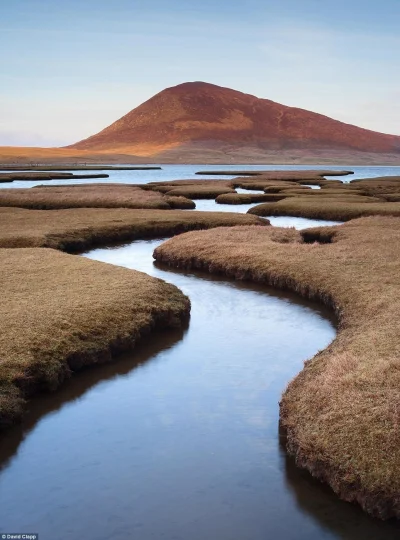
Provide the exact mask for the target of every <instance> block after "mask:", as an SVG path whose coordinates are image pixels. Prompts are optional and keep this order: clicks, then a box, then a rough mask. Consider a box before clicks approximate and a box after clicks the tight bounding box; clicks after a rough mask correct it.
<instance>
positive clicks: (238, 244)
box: [155, 204, 400, 518]
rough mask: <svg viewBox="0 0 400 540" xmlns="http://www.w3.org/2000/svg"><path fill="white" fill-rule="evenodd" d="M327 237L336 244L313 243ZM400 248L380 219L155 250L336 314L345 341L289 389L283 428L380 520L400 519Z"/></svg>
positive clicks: (388, 221)
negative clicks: (293, 295)
mask: <svg viewBox="0 0 400 540" xmlns="http://www.w3.org/2000/svg"><path fill="white" fill-rule="evenodd" d="M364 206H366V207H367V206H371V205H369V204H365V205H364ZM327 232H329V234H327ZM303 238H305V239H306V240H307V242H304V241H303ZM319 238H321V240H323V241H324V242H330V243H322V244H321V243H309V242H310V241H312V240H316V239H319ZM399 248H400V220H399V219H398V218H388V217H374V218H363V219H360V220H357V221H353V222H350V223H347V224H345V225H343V226H342V227H339V228H337V227H336V228H322V229H319V230H311V233H310V231H304V232H302V233H299V232H298V231H295V230H290V231H288V230H286V231H285V232H284V236H283V238H280V237H279V235H277V231H276V229H275V228H273V227H266V228H262V227H235V228H230V229H214V230H213V231H204V232H192V233H188V234H184V235H181V236H179V237H176V238H173V239H171V240H169V241H167V242H165V243H164V244H162V245H161V246H160V247H158V248H157V249H156V251H155V258H156V259H157V260H158V261H163V262H165V263H168V264H170V265H171V266H174V267H178V266H179V267H184V268H201V269H203V270H204V269H205V270H209V271H210V272H215V273H222V274H225V275H228V276H234V277H236V278H237V279H248V280H254V281H260V282H265V283H267V284H269V285H272V286H275V287H278V288H283V289H291V290H294V291H296V292H298V293H299V294H300V295H302V296H305V297H309V298H312V299H319V300H321V301H322V302H324V303H325V304H327V305H328V306H331V307H332V308H333V309H334V310H335V312H336V314H337V316H338V318H339V332H338V335H337V338H336V339H335V341H334V342H333V343H332V344H331V345H330V346H329V347H328V348H327V349H325V350H324V351H322V352H321V353H319V354H317V355H316V356H315V357H314V358H313V359H312V360H310V361H308V362H307V363H306V365H305V368H304V369H303V371H302V372H301V373H300V374H299V375H298V376H297V377H296V378H295V379H294V380H293V381H292V382H291V383H290V384H289V386H288V388H287V390H286V391H285V393H284V395H283V398H282V402H281V411H280V412H281V424H282V426H283V428H284V430H285V432H286V434H287V448H288V451H289V452H290V453H291V454H292V455H294V456H295V457H296V460H297V463H298V465H299V466H301V467H305V468H307V469H308V470H309V471H310V472H311V473H312V474H313V475H314V476H316V477H318V478H320V479H321V480H323V481H326V482H327V483H329V484H330V486H331V487H332V488H333V489H334V491H335V492H336V493H337V494H338V495H339V496H340V497H341V498H343V499H345V500H347V501H354V502H358V503H359V504H360V505H361V506H362V507H363V509H364V510H365V511H367V512H369V513H371V514H373V515H374V516H377V517H380V518H389V517H391V516H396V517H400V495H399V494H400V360H399V359H400V337H399V336H400V299H399V298H400V297H399V290H400V249H399Z"/></svg>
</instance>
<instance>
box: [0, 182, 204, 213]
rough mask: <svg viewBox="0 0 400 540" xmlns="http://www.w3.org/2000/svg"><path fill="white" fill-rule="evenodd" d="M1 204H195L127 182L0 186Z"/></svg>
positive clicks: (52, 206)
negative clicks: (18, 187)
mask: <svg viewBox="0 0 400 540" xmlns="http://www.w3.org/2000/svg"><path fill="white" fill-rule="evenodd" d="M1 206H19V207H21V208H36V209H47V210H51V209H59V208H148V209H157V208H158V209H163V210H170V209H171V208H175V209H176V208H181V209H192V208H195V206H196V205H195V204H194V203H193V202H192V201H190V200H188V199H187V198H185V197H173V196H172V197H168V196H164V195H163V194H161V193H158V192H156V191H145V190H143V189H140V188H139V187H137V186H132V185H129V184H82V185H69V186H39V187H33V188H30V189H1V190H0V207H1Z"/></svg>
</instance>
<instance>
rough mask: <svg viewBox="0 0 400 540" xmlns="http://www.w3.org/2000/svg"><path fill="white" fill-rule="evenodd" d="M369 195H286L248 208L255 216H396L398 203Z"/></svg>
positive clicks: (336, 218)
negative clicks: (274, 200)
mask: <svg viewBox="0 0 400 540" xmlns="http://www.w3.org/2000/svg"><path fill="white" fill-rule="evenodd" d="M370 200H371V199H370V198H369V197H358V196H354V197H352V196H348V195H344V196H340V195H337V196H336V197H326V198H325V197H305V196H302V197H290V198H286V199H284V200H282V201H278V202H276V203H264V204H260V205H257V206H254V207H253V208H250V210H249V211H248V214H252V215H255V216H298V217H304V218H309V219H326V220H332V221H349V220H350V219H355V218H359V217H363V216H400V203H397V202H387V201H383V200H381V202H374V201H373V202H370Z"/></svg>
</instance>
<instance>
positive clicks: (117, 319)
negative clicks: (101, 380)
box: [0, 249, 190, 428]
mask: <svg viewBox="0 0 400 540" xmlns="http://www.w3.org/2000/svg"><path fill="white" fill-rule="evenodd" d="M1 255H2V256H1V258H0V269H1V272H0V276H1V277H0V281H1V291H2V299H3V302H2V303H1V307H0V325H1V330H2V331H1V334H0V350H1V360H0V428H2V427H5V426H7V425H9V424H11V423H12V422H13V421H15V420H16V419H18V418H19V417H20V416H21V414H22V412H23V407H24V402H25V399H26V398H27V397H29V396H30V395H32V394H34V393H36V392H39V391H49V390H55V389H56V388H57V387H58V386H59V385H60V384H61V383H62V382H63V381H64V380H65V379H66V378H67V377H69V376H70V375H71V373H73V372H74V371H76V370H78V369H81V368H83V367H85V366H88V365H90V364H96V363H103V362H108V361H110V360H111V359H112V356H113V355H114V354H115V353H117V352H122V351H124V350H127V349H130V348H132V347H133V346H134V345H135V343H136V342H137V341H138V339H140V337H141V336H142V335H144V334H146V333H148V332H149V331H150V330H151V329H152V328H154V327H158V328H168V327H171V326H176V325H179V324H181V323H182V321H183V319H184V318H185V317H187V315H188V313H189V309H190V304H189V300H188V298H186V297H185V296H184V295H183V294H182V293H181V292H180V291H179V289H177V288H176V287H175V286H173V285H170V284H168V283H165V282H164V281H161V280H159V279H155V278H152V277H150V276H147V275H146V274H143V273H141V272H136V271H132V270H126V269H124V268H119V267H116V266H111V265H108V264H103V263H98V262H94V261H90V260H88V259H84V258H83V257H76V256H72V255H67V254H64V253H59V252H57V251H55V250H52V249H4V250H2V253H1Z"/></svg>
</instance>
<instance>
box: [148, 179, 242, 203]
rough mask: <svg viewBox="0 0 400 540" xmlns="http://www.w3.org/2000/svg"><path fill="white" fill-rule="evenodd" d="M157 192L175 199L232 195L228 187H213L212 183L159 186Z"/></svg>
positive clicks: (232, 191)
mask: <svg viewBox="0 0 400 540" xmlns="http://www.w3.org/2000/svg"><path fill="white" fill-rule="evenodd" d="M157 190H158V191H161V192H162V193H166V194H168V195H170V196H175V197H187V198H189V199H215V198H216V197H218V195H222V194H223V193H234V190H233V189H232V188H230V187H224V186H221V185H214V184H213V183H212V182H207V183H206V184H204V183H199V184H189V185H182V186H179V187H173V186H165V185H163V186H159V187H158V188H157Z"/></svg>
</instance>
